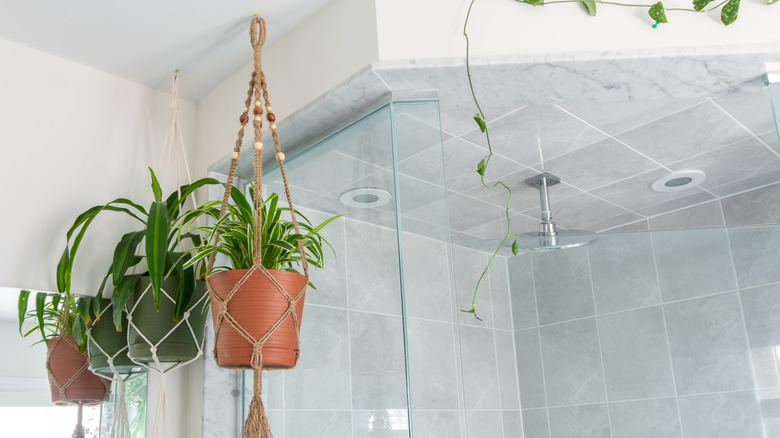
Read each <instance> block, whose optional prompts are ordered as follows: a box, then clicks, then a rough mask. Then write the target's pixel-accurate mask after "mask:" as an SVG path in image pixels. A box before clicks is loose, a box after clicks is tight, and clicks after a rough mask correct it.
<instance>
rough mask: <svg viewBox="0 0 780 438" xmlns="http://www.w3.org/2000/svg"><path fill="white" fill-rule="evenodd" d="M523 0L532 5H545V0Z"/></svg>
mask: <svg viewBox="0 0 780 438" xmlns="http://www.w3.org/2000/svg"><path fill="white" fill-rule="evenodd" d="M517 1H520V0H517ZM522 1H524V2H525V3H528V4H530V5H534V6H537V5H544V0H522Z"/></svg>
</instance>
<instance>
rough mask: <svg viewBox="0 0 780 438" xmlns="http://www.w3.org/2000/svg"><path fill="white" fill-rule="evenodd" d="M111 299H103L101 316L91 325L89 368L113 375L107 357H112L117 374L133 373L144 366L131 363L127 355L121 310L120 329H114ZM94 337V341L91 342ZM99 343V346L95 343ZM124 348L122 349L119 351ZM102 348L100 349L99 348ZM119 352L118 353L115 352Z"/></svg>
mask: <svg viewBox="0 0 780 438" xmlns="http://www.w3.org/2000/svg"><path fill="white" fill-rule="evenodd" d="M112 306H113V305H112V304H111V300H103V308H104V309H106V310H105V311H104V312H103V317H102V318H100V319H99V320H97V321H95V322H94V324H93V325H92V328H91V329H90V330H91V338H90V339H89V341H88V343H87V354H88V357H89V369H90V370H92V372H93V373H95V374H101V375H107V376H113V374H114V372H113V371H112V370H111V366H110V365H109V364H108V358H109V357H113V358H114V368H115V369H116V370H117V372H118V373H119V374H133V373H138V372H141V371H144V370H145V368H143V367H141V366H139V365H137V364H135V363H133V361H132V360H130V358H129V357H128V356H127V348H125V347H126V346H127V315H126V314H125V313H124V312H122V331H121V332H118V331H116V327H115V326H114V317H113V314H112ZM93 339H94V342H93ZM96 343H97V345H100V348H98V346H97V345H96ZM123 348H124V351H123V352H121V353H119V351H120V350H122V349H123ZM101 349H102V350H101ZM117 353H119V354H117Z"/></svg>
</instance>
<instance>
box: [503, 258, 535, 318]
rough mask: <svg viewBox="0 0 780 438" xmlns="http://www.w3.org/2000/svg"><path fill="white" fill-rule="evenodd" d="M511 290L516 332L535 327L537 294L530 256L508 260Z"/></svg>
mask: <svg viewBox="0 0 780 438" xmlns="http://www.w3.org/2000/svg"><path fill="white" fill-rule="evenodd" d="M506 263H507V269H508V270H509V288H510V293H511V302H512V318H513V320H512V322H513V327H514V329H515V330H519V329H524V328H528V327H535V326H536V325H538V324H539V321H538V320H537V318H536V293H535V292H534V278H533V272H532V265H531V255H530V254H519V255H516V256H514V257H509V258H507V261H506Z"/></svg>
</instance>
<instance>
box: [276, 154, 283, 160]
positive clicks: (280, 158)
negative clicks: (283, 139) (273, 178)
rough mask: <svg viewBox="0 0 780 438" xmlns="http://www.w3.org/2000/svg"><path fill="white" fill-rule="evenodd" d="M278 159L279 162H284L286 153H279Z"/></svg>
mask: <svg viewBox="0 0 780 438" xmlns="http://www.w3.org/2000/svg"><path fill="white" fill-rule="evenodd" d="M276 159H277V161H284V152H277V153H276Z"/></svg>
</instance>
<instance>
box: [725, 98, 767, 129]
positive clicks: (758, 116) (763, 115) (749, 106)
mask: <svg viewBox="0 0 780 438" xmlns="http://www.w3.org/2000/svg"><path fill="white" fill-rule="evenodd" d="M715 103H716V104H718V105H720V106H721V107H722V108H723V109H724V110H725V111H726V112H728V113H729V114H731V115H732V116H734V117H735V118H736V119H737V120H739V121H740V123H742V124H744V125H745V126H746V127H747V128H748V129H750V130H751V131H753V132H754V133H756V134H759V133H763V132H767V131H769V130H772V129H774V128H775V120H774V117H772V103H771V101H770V99H769V96H768V94H767V93H766V91H764V92H761V93H735V94H730V95H727V96H722V97H717V98H716V99H715Z"/></svg>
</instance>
